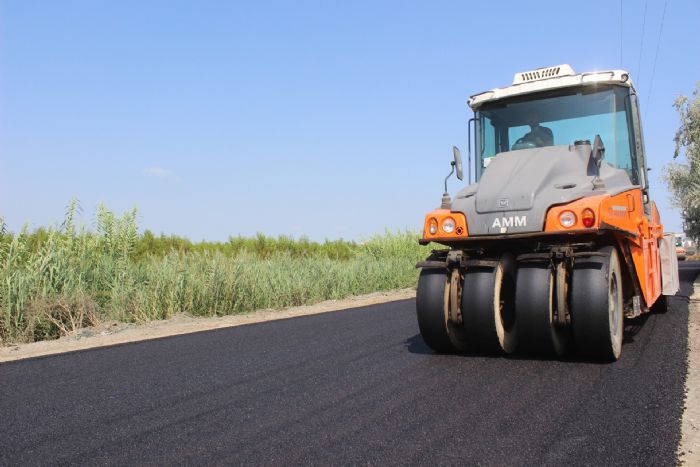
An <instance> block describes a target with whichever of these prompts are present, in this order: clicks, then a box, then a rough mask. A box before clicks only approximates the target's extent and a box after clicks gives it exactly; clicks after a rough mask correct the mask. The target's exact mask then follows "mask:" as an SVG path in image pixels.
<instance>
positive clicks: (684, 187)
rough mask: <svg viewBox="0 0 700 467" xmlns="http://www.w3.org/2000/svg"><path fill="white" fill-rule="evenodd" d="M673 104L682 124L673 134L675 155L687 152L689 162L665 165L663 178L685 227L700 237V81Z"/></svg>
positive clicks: (696, 236)
mask: <svg viewBox="0 0 700 467" xmlns="http://www.w3.org/2000/svg"><path fill="white" fill-rule="evenodd" d="M674 107H675V108H676V110H678V115H679V117H680V121H681V125H680V127H679V128H678V131H677V132H676V136H675V138H674V140H675V142H676V152H675V154H674V156H673V157H674V159H675V158H677V157H678V156H679V155H680V154H681V153H682V152H683V153H685V158H686V161H687V162H686V163H673V164H670V165H669V166H667V167H666V172H665V174H664V178H665V179H666V183H668V186H669V188H670V189H671V193H672V195H673V201H674V204H675V205H676V206H677V207H679V208H680V209H681V212H682V214H683V220H684V221H685V231H686V232H687V233H688V235H689V236H691V237H692V238H695V239H698V238H700V82H699V83H698V84H697V85H696V87H695V91H694V92H693V97H692V98H691V99H688V98H687V97H686V96H680V97H679V98H678V99H676V102H675V103H674Z"/></svg>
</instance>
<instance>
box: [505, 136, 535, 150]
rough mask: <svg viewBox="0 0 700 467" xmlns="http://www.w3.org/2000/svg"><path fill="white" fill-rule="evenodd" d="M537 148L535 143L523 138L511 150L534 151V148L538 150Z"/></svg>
mask: <svg viewBox="0 0 700 467" xmlns="http://www.w3.org/2000/svg"><path fill="white" fill-rule="evenodd" d="M536 147H537V145H536V144H535V143H533V142H532V141H528V140H526V139H525V137H522V138H520V139H519V140H517V141H516V142H515V144H514V145H513V147H512V148H511V150H513V151H515V150H518V149H532V148H536Z"/></svg>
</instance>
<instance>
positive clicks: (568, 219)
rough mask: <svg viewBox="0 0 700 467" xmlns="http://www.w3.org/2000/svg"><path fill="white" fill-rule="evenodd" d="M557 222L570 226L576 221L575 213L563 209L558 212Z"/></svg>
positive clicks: (563, 225)
mask: <svg viewBox="0 0 700 467" xmlns="http://www.w3.org/2000/svg"><path fill="white" fill-rule="evenodd" d="M559 223H560V224H561V226H562V227H566V228H567V229H568V228H569V227H572V226H573V225H574V224H575V223H576V215H575V214H574V213H573V212H571V211H564V212H562V213H561V214H559Z"/></svg>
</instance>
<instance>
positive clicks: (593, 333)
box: [570, 247, 624, 361]
mask: <svg viewBox="0 0 700 467" xmlns="http://www.w3.org/2000/svg"><path fill="white" fill-rule="evenodd" d="M599 252H600V253H602V254H604V256H588V257H579V258H576V260H575V262H574V270H573V274H572V278H571V290H570V292H571V324H572V327H573V335H574V342H575V344H576V350H577V352H579V353H580V354H581V355H585V356H587V357H593V358H597V359H602V360H605V361H615V360H617V359H618V358H619V357H620V353H621V352H622V334H623V330H624V309H623V303H622V298H623V289H622V276H621V271H620V260H619V258H618V254H617V250H616V249H615V248H614V247H604V248H602V249H600V250H599Z"/></svg>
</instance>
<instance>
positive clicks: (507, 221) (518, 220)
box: [491, 216, 527, 229]
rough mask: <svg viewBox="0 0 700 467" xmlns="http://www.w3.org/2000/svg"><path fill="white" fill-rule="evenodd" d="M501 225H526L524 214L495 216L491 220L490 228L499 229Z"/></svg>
mask: <svg viewBox="0 0 700 467" xmlns="http://www.w3.org/2000/svg"><path fill="white" fill-rule="evenodd" d="M503 227H527V217H526V216H510V217H501V218H498V217H497V218H495V219H494V220H493V225H492V226H491V228H492V229H501V228H503Z"/></svg>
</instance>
